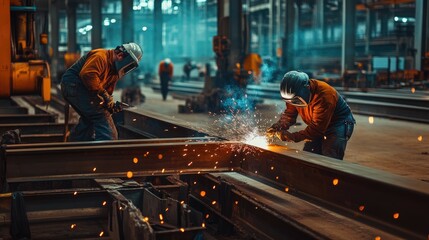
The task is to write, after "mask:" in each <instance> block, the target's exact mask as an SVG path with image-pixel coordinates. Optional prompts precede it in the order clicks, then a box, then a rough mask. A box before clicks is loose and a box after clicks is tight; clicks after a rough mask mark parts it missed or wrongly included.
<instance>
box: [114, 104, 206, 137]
mask: <svg viewBox="0 0 429 240" xmlns="http://www.w3.org/2000/svg"><path fill="white" fill-rule="evenodd" d="M123 114H124V116H123V118H124V119H123V124H122V125H123V126H126V127H127V128H129V129H132V131H133V132H134V133H137V134H141V135H143V136H146V137H150V138H183V137H206V136H208V134H206V133H203V132H200V131H197V130H194V129H190V128H189V127H185V126H181V125H179V124H177V123H174V122H169V121H167V120H165V119H163V116H159V115H156V114H154V113H148V112H145V114H144V115H143V114H140V113H137V112H134V111H130V110H125V111H123ZM164 118H165V116H164Z"/></svg>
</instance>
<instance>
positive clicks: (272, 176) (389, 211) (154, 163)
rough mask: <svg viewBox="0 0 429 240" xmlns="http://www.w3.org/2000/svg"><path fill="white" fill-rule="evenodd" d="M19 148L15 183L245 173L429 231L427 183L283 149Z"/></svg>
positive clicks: (401, 231) (9, 154) (11, 158)
mask: <svg viewBox="0 0 429 240" xmlns="http://www.w3.org/2000/svg"><path fill="white" fill-rule="evenodd" d="M18 146H19V145H16V147H15V145H12V146H4V147H3V148H2V157H1V159H2V164H1V166H2V167H3V169H4V170H3V171H4V172H5V175H3V176H2V177H3V179H6V180H7V181H9V182H11V183H18V182H24V181H36V180H37V181H43V180H61V179H88V178H97V177H100V176H102V177H103V178H106V177H107V178H108V177H121V178H128V177H139V176H152V175H158V174H159V175H166V174H179V175H182V174H198V173H204V172H211V173H215V172H225V171H226V172H229V171H239V172H241V173H243V174H245V175H247V176H250V177H252V178H254V179H257V180H258V181H259V182H261V183H265V184H268V185H270V186H274V187H275V188H277V189H281V190H285V189H286V190H287V191H288V193H290V194H293V195H295V196H299V197H300V198H301V197H302V198H304V199H308V200H309V201H311V202H313V203H315V204H317V205H322V206H327V207H328V208H330V209H333V210H334V211H335V212H337V213H340V214H342V215H344V216H347V217H349V218H354V219H357V220H358V221H363V222H366V223H367V224H368V225H371V226H380V228H381V229H383V230H384V231H386V232H388V233H390V234H393V235H397V236H401V237H405V238H422V237H425V236H427V234H428V223H429V214H428V213H429V205H428V204H427V203H428V202H429V184H428V183H426V182H422V181H418V180H414V179H410V178H406V177H401V176H397V175H394V174H390V173H387V172H383V171H379V170H375V169H371V168H367V167H364V166H359V165H355V164H352V163H349V162H343V161H334V160H332V159H330V158H327V157H324V156H320V155H315V154H311V153H306V152H296V150H289V149H287V148H284V147H280V146H271V147H269V149H268V150H264V149H259V148H256V147H252V146H249V145H245V144H242V143H239V142H190V143H188V142H174V141H173V142H168V141H163V142H161V143H154V142H152V143H149V142H148V143H141V142H140V143H139V142H138V141H136V142H134V143H133V142H132V141H131V142H128V143H127V144H125V142H122V144H117V145H116V144H100V143H99V144H94V145H91V144H88V145H86V146H85V145H82V143H76V144H75V145H73V144H69V143H57V144H54V145H52V146H47V145H46V144H45V145H44V146H40V144H39V145H38V146H34V147H31V146H28V147H18ZM131 173H132V176H131ZM263 195H264V194H262V195H261V197H262V196H263ZM219 201H220V200H219ZM222 201H223V202H225V203H227V202H229V200H228V198H224V199H223V200H222ZM410 203H412V204H411V205H410ZM229 204H230V203H229ZM219 211H220V212H221V213H222V211H221V209H219ZM224 212H228V211H224ZM222 214H224V213H222Z"/></svg>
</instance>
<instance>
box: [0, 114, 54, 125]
mask: <svg viewBox="0 0 429 240" xmlns="http://www.w3.org/2000/svg"><path fill="white" fill-rule="evenodd" d="M56 120H57V116H53V115H51V114H34V115H24V114H2V115H0V124H8V123H9V124H11V123H43V122H49V123H54V122H56Z"/></svg>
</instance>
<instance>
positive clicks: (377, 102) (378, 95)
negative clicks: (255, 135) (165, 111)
mask: <svg viewBox="0 0 429 240" xmlns="http://www.w3.org/2000/svg"><path fill="white" fill-rule="evenodd" d="M152 88H153V89H154V90H159V87H158V86H153V87H152ZM202 88H203V85H202V84H201V83H180V84H179V83H177V84H173V85H172V86H171V87H170V91H171V92H175V93H180V94H186V95H193V94H196V93H197V92H201V89H202ZM338 91H339V92H340V93H341V95H343V96H344V97H345V99H346V101H347V103H348V104H349V105H350V107H351V109H352V111H353V112H356V113H359V114H371V115H374V116H381V117H389V118H395V119H405V120H409V121H417V122H428V121H429V120H428V119H429V108H428V106H429V99H427V98H426V97H425V96H422V95H417V94H415V95H414V96H409V95H408V96H407V94H403V93H394V94H392V93H390V94H386V93H385V92H382V90H377V91H378V92H375V93H362V92H352V91H343V90H342V89H338ZM247 95H248V96H249V97H250V98H254V99H278V100H280V95H279V93H278V85H275V86H274V85H265V86H264V85H249V86H247Z"/></svg>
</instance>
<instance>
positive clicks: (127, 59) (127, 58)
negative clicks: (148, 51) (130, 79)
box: [115, 42, 143, 78]
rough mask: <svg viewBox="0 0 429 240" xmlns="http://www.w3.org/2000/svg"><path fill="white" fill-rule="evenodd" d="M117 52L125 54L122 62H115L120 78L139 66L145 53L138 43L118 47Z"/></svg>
mask: <svg viewBox="0 0 429 240" xmlns="http://www.w3.org/2000/svg"><path fill="white" fill-rule="evenodd" d="M115 50H117V51H121V52H123V53H124V54H125V55H124V58H122V60H120V61H115V67H116V71H117V72H118V75H119V78H121V77H123V76H124V75H125V74H128V73H130V72H131V71H132V70H134V69H136V68H137V67H138V66H139V61H140V59H141V58H142V56H143V51H142V49H141V48H140V46H139V45H138V44H137V43H133V42H130V43H124V44H122V45H121V46H117V47H116V49H115Z"/></svg>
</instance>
